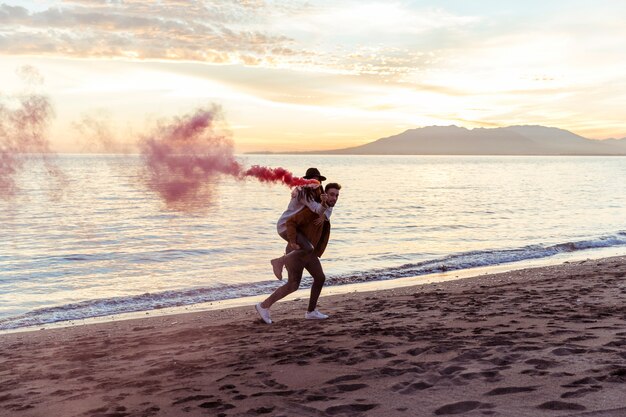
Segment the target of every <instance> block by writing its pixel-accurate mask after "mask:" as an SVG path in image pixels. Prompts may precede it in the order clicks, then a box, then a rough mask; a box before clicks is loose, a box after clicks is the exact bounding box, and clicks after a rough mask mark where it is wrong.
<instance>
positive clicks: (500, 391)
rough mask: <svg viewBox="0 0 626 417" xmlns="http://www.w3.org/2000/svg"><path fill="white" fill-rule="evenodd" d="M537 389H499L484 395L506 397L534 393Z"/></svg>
mask: <svg viewBox="0 0 626 417" xmlns="http://www.w3.org/2000/svg"><path fill="white" fill-rule="evenodd" d="M536 389H537V387H532V386H531V387H501V388H495V389H492V390H491V391H489V392H487V393H486V394H485V395H507V394H517V393H519V392H531V391H535V390H536Z"/></svg>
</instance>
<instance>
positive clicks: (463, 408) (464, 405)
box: [435, 401, 493, 416]
mask: <svg viewBox="0 0 626 417" xmlns="http://www.w3.org/2000/svg"><path fill="white" fill-rule="evenodd" d="M492 407H493V404H488V403H481V402H480V401H461V402H458V403H452V404H446V405H444V406H443V407H440V408H438V409H436V410H435V414H436V415H438V416H442V415H446V414H461V413H466V412H468V411H472V410H475V409H477V408H492Z"/></svg>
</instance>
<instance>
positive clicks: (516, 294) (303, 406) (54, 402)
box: [0, 256, 626, 417]
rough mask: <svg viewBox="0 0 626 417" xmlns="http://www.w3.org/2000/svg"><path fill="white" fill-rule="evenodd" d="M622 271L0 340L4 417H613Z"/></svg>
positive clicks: (606, 261) (569, 272)
mask: <svg viewBox="0 0 626 417" xmlns="http://www.w3.org/2000/svg"><path fill="white" fill-rule="evenodd" d="M625 299H626V256H618V257H611V258H602V259H595V260H583V261H576V262H568V263H562V264H560V265H553V266H544V267H536V268H527V269H522V270H515V271H509V272H501V273H496V274H488V275H480V276H475V277H472V278H465V279H459V280H450V281H445V282H433V283H428V284H424V285H418V286H406V287H398V288H393V289H388V290H374V291H363V292H350V293H343V294H337V295H329V296H327V297H324V298H322V299H320V310H321V311H323V312H326V313H328V314H330V315H331V317H330V318H329V319H328V320H324V321H311V320H304V319H303V317H302V315H303V314H302V313H303V311H304V310H305V306H306V299H304V298H303V299H300V300H291V301H284V302H280V303H278V304H276V306H275V308H273V309H272V312H273V316H272V317H273V319H274V324H272V325H265V324H263V323H261V321H260V319H259V318H258V317H257V316H256V314H255V312H254V311H253V310H254V309H251V308H249V306H244V307H235V308H229V309H219V310H212V311H201V312H194V313H189V314H177V315H168V316H159V317H150V318H141V319H132V320H123V321H109V322H103V323H97V324H91V325H85V326H73V327H64V328H57V329H48V330H45V331H34V332H22V333H11V334H5V335H3V336H2V337H1V338H0V357H2V358H3V360H2V361H1V362H0V381H2V382H0V411H2V412H0V414H2V413H9V414H7V415H11V416H25V417H39V416H48V415H59V416H64V417H72V416H114V415H115V416H119V417H121V416H144V417H148V416H169V415H182V414H183V413H184V415H189V416H202V415H213V416H220V417H228V416H250V415H271V416H293V415H300V416H334V415H338V416H345V415H352V416H366V417H378V416H383V415H384V416H386V417H387V416H389V417H395V416H398V417H400V416H416V415H417V416H431V415H456V414H463V415H468V416H479V415H493V416H516V417H517V416H521V417H523V416H528V417H531V416H532V417H536V416H570V417H572V416H581V417H582V416H605V417H606V416H609V417H613V416H615V417H617V416H623V415H624V414H625V413H626V400H625V399H624V397H623V390H624V384H626V365H625V363H626V362H625V361H626V352H624V346H626V309H625V307H624V305H625V304H624V300H625Z"/></svg>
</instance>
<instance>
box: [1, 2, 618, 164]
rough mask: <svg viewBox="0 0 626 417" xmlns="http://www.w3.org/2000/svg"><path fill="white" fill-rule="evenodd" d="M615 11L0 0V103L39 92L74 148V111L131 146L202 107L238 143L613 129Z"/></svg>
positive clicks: (80, 147) (328, 145)
mask: <svg viewBox="0 0 626 417" xmlns="http://www.w3.org/2000/svg"><path fill="white" fill-rule="evenodd" d="M624 21H626V2H621V1H611V0H595V1H578V0H551V1H545V0H542V1H535V0H527V1H523V2H522V1H512V0H498V1H495V0H479V1H467V0H441V1H425V0H424V1H393V0H392V1H367V0H365V1H364V0H358V1H322V0H320V1H318V0H305V1H263V0H224V1H211V2H203V1H181V0H162V1H144V0H108V1H95V0H93V1H92V0H67V1H38V0H20V1H16V0H6V1H2V0H0V63H1V65H0V99H2V100H5V101H6V102H7V103H10V101H11V100H12V98H14V97H18V96H19V95H20V94H24V92H26V91H33V89H36V90H37V91H38V92H39V93H41V94H45V95H46V96H48V97H49V99H50V101H51V103H52V106H53V108H54V111H55V117H54V119H53V121H52V122H51V124H50V127H49V137H50V140H51V143H52V145H53V148H54V149H55V150H57V151H59V152H83V151H89V148H88V146H86V144H85V138H84V136H85V135H86V133H85V130H84V129H81V126H84V121H85V120H97V121H98V123H100V125H101V126H106V130H107V132H108V133H107V134H109V135H111V136H112V137H114V138H115V140H116V141H120V142H123V143H129V144H132V143H133V142H134V141H136V139H137V137H139V136H140V135H141V134H142V132H146V131H148V130H149V129H150V127H151V126H154V124H155V123H158V121H160V120H165V119H168V118H174V117H180V116H182V115H185V114H190V113H193V112H194V111H195V110H196V109H198V108H202V107H207V106H218V107H219V108H220V109H221V115H222V123H223V126H224V127H223V128H224V131H225V132H228V135H230V136H231V137H232V139H233V141H234V143H235V149H236V151H237V152H251V151H272V152H281V151H307V150H323V149H337V148H343V147H349V146H356V145H360V144H364V143H367V142H371V141H374V140H376V139H379V138H381V137H387V136H391V135H395V134H398V133H401V132H403V131H405V130H407V129H413V128H418V127H424V126H431V125H442V126H447V125H457V126H462V127H466V128H476V127H500V126H509V125H520V124H521V125H525V124H530V125H535V124H539V125H544V126H551V127H558V128H562V129H567V130H570V131H572V132H574V133H577V134H579V135H582V136H584V137H587V138H592V139H606V138H623V137H626V123H625V121H626V48H625V47H624V45H626V25H625V24H624ZM24 68H31V69H35V71H36V73H38V74H39V75H40V78H41V79H42V80H43V82H40V83H37V85H32V83H31V84H29V83H28V82H25V81H24V77H23V75H24V70H23V69H24ZM32 72H33V71H30V73H32Z"/></svg>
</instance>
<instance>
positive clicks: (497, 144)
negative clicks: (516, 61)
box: [306, 126, 626, 155]
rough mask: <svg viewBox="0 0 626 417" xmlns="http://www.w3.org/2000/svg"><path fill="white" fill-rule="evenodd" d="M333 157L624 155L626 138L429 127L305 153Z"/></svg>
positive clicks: (519, 128)
mask: <svg viewBox="0 0 626 417" xmlns="http://www.w3.org/2000/svg"><path fill="white" fill-rule="evenodd" d="M306 153H309V154H310V153H314V154H334V155H626V138H622V139H607V140H593V139H587V138H584V137H582V136H579V135H576V134H574V133H572V132H570V131H567V130H563V129H557V128H554V127H545V126H509V127H500V128H493V129H485V128H476V129H466V128H463V127H458V126H429V127H422V128H418V129H410V130H407V131H405V132H403V133H400V134H398V135H395V136H389V137H387V138H382V139H378V140H376V141H374V142H370V143H367V144H365V145H361V146H355V147H351V148H345V149H336V150H330V151H317V152H306Z"/></svg>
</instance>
